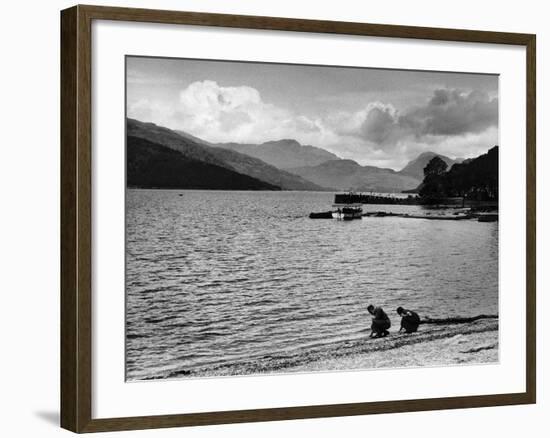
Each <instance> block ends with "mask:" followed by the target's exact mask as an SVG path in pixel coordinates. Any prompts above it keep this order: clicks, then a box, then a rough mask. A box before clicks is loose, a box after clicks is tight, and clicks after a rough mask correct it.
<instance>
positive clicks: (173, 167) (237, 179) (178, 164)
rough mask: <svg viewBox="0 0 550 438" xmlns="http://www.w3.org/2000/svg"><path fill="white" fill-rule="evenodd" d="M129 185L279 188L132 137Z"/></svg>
mask: <svg viewBox="0 0 550 438" xmlns="http://www.w3.org/2000/svg"><path fill="white" fill-rule="evenodd" d="M126 178H127V180H126V181H127V182H126V184H127V186H128V187H139V188H166V189H210V190H279V187H275V186H272V185H270V184H267V183H265V182H263V181H260V180H257V179H255V178H251V177H249V176H246V175H241V174H239V173H237V172H235V171H232V170H229V169H227V168H225V167H221V166H217V165H215V164H210V163H207V162H205V161H200V160H197V159H194V158H189V157H187V156H185V155H183V154H182V153H180V152H178V151H175V150H173V149H170V148H168V147H166V146H161V145H159V144H156V143H153V142H150V141H149V140H146V139H143V138H139V137H134V136H128V138H127V143H126Z"/></svg>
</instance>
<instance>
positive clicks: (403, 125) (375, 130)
mask: <svg viewBox="0 0 550 438" xmlns="http://www.w3.org/2000/svg"><path fill="white" fill-rule="evenodd" d="M359 114H360V115H361V117H363V121H362V123H361V125H360V126H357V127H356V130H355V135H357V136H360V137H362V138H363V139H365V140H366V141H368V142H371V143H373V144H374V145H375V147H379V148H381V149H386V148H393V147H395V146H396V145H397V144H399V143H400V142H402V141H404V140H406V139H410V137H414V139H415V140H416V141H418V140H423V141H424V142H426V143H433V142H434V140H435V139H434V138H430V137H433V136H437V137H446V136H464V135H469V134H478V133H481V132H484V131H486V130H487V129H489V128H490V127H495V126H497V124H498V99H497V98H496V97H494V98H491V97H490V96H489V95H488V93H484V92H481V91H476V90H474V91H470V92H461V91H459V90H448V89H439V90H435V91H434V93H433V96H432V97H431V98H430V99H429V100H428V102H427V103H426V104H425V105H421V106H416V107H412V108H409V109H406V110H405V111H403V112H402V113H400V112H398V111H396V110H395V109H394V108H393V107H390V106H384V105H380V104H377V105H371V106H370V107H369V108H367V110H366V111H361V112H359ZM437 141H441V139H437Z"/></svg>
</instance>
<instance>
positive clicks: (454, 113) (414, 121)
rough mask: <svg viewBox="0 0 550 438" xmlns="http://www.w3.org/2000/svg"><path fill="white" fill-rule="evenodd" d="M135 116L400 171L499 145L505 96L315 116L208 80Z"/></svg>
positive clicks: (453, 95) (141, 107)
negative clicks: (419, 159)
mask: <svg viewBox="0 0 550 438" xmlns="http://www.w3.org/2000/svg"><path fill="white" fill-rule="evenodd" d="M128 115H129V117H133V118H137V119H139V120H143V121H152V122H154V123H157V124H160V125H163V126H166V127H168V128H172V129H181V130H184V131H186V132H188V133H190V134H193V135H195V136H197V137H200V138H203V139H205V140H207V141H210V142H214V143H222V142H239V143H262V142H264V141H268V140H277V139H281V138H294V139H296V140H298V141H299V142H300V143H302V144H312V145H315V146H319V147H323V148H325V149H327V150H329V151H331V152H334V153H336V154H337V155H339V156H340V157H342V158H350V159H354V160H356V161H358V162H360V163H361V164H372V165H378V166H384V167H392V168H395V169H398V168H400V167H402V165H404V164H405V163H406V162H407V161H408V160H410V159H412V158H414V157H416V156H417V155H418V154H419V153H421V152H424V151H427V150H433V151H435V152H439V153H443V154H446V155H449V156H451V157H457V156H458V157H470V156H475V155H477V154H479V153H482V152H484V151H486V150H487V149H488V148H489V147H491V146H492V145H494V144H496V143H497V141H498V140H497V139H498V126H497V125H498V99H497V98H496V97H491V96H489V94H487V93H485V92H481V91H476V90H470V91H467V92H465V91H461V90H457V89H437V90H435V91H433V92H432V94H431V95H429V96H428V98H427V99H426V101H425V103H424V104H421V105H416V106H412V107H408V108H404V109H399V110H398V109H397V108H396V107H395V106H393V105H392V104H390V103H387V102H381V101H371V102H367V103H366V105H364V106H363V107H362V108H360V109H358V110H356V111H349V110H348V111H344V110H342V109H341V107H340V108H339V107H338V105H336V104H334V105H332V106H330V107H329V108H328V109H327V110H326V111H324V113H322V114H319V115H315V116H314V117H312V116H310V115H306V114H297V113H295V112H294V111H292V110H290V109H287V108H283V107H279V106H277V105H274V104H271V103H268V102H265V101H264V100H263V98H262V96H261V94H260V92H259V91H258V90H257V89H255V88H253V87H249V86H244V85H243V86H222V85H220V84H218V83H217V82H215V81H212V80H204V81H197V82H193V83H191V84H189V85H188V86H187V87H185V88H184V89H182V90H181V91H180V93H179V95H176V96H175V98H174V101H173V102H172V103H170V104H168V103H166V102H155V101H150V100H147V99H142V100H138V101H136V102H129V104H128Z"/></svg>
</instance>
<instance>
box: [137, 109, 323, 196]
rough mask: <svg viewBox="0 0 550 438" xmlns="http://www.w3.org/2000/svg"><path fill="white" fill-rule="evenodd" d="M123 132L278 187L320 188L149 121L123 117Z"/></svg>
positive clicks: (257, 161)
mask: <svg viewBox="0 0 550 438" xmlns="http://www.w3.org/2000/svg"><path fill="white" fill-rule="evenodd" d="M127 135H128V136H133V137H137V138H142V139H145V140H148V141H149V142H151V143H155V144H157V145H161V146H164V147H167V148H170V149H172V150H175V151H178V152H180V153H181V154H183V155H184V156H185V157H187V158H189V159H193V160H197V161H200V162H204V163H206V164H210V165H215V166H218V167H222V168H225V169H228V170H231V171H233V172H236V173H239V174H241V175H246V176H249V177H251V178H254V179H257V180H260V181H263V182H264V183H267V184H268V185H269V186H274V187H277V188H281V189H282V190H323V188H322V187H320V186H318V185H316V184H314V183H312V182H310V181H306V180H304V179H303V178H301V177H300V176H298V175H294V174H291V173H288V172H285V171H283V170H280V169H277V168H276V167H275V166H272V165H269V164H267V163H265V162H263V161H262V160H259V159H257V158H254V157H251V156H249V155H245V154H241V153H239V152H235V151H232V150H229V149H223V148H220V147H211V146H209V145H208V144H206V143H199V141H198V139H194V138H192V137H191V136H189V137H184V136H182V135H181V134H178V133H177V132H175V131H172V130H170V129H168V128H164V127H161V126H157V125H155V124H153V123H144V122H140V121H138V120H134V119H127Z"/></svg>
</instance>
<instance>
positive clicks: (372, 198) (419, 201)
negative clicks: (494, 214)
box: [334, 193, 498, 209]
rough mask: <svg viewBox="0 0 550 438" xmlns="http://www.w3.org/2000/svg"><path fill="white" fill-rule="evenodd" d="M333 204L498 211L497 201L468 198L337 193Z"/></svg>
mask: <svg viewBox="0 0 550 438" xmlns="http://www.w3.org/2000/svg"><path fill="white" fill-rule="evenodd" d="M334 203H335V204H356V203H359V204H378V205H426V206H433V207H440V208H445V207H450V208H452V207H458V208H461V207H473V208H487V209H498V200H489V201H486V200H483V201H481V200H477V199H468V198H462V197H457V198H442V199H426V198H422V197H420V196H416V195H409V196H407V197H399V196H391V195H375V194H366V193H337V194H335V195H334Z"/></svg>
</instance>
